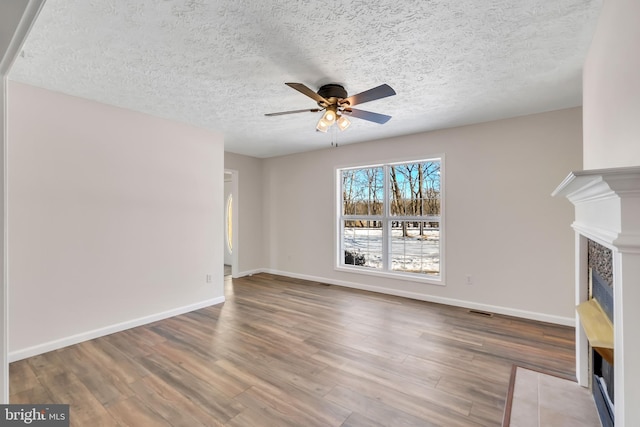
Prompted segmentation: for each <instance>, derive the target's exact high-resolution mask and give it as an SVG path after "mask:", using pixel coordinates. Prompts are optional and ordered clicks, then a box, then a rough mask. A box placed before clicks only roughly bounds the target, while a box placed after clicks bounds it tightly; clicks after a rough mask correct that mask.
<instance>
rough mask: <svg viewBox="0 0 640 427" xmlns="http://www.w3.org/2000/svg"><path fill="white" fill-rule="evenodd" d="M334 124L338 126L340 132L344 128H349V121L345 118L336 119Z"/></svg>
mask: <svg viewBox="0 0 640 427" xmlns="http://www.w3.org/2000/svg"><path fill="white" fill-rule="evenodd" d="M336 124H337V125H338V127H339V128H340V130H345V129H346V128H348V127H349V125H351V121H350V120H349V119H347V118H346V117H345V116H340V117H338V120H337V121H336Z"/></svg>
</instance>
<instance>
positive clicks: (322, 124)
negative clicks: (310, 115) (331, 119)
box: [316, 117, 332, 133]
mask: <svg viewBox="0 0 640 427" xmlns="http://www.w3.org/2000/svg"><path fill="white" fill-rule="evenodd" d="M331 125H332V123H328V122H327V121H326V120H325V119H324V117H322V118H321V119H320V120H318V124H317V125H316V130H319V131H320V132H325V133H326V132H327V131H328V130H329V127H331Z"/></svg>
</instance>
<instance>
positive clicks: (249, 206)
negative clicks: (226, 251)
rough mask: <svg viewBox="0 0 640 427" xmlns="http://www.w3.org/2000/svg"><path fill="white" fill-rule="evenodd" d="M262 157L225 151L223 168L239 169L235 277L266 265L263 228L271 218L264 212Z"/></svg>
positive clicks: (236, 204) (236, 206)
mask: <svg viewBox="0 0 640 427" xmlns="http://www.w3.org/2000/svg"><path fill="white" fill-rule="evenodd" d="M262 164H263V161H262V159H258V158H255V157H249V156H242V155H240V154H234V153H224V167H225V169H230V170H234V171H237V179H238V194H237V199H238V200H237V202H236V203H235V209H237V210H238V224H237V229H236V231H237V234H238V247H237V251H238V254H237V255H238V265H237V266H236V270H235V275H236V276H246V275H248V274H252V273H255V272H258V271H261V270H262V269H264V267H266V264H265V262H264V260H265V257H264V247H263V230H264V228H265V226H266V227H268V219H267V218H265V216H264V212H263V209H262V207H263V190H264V186H263V182H262V178H263V177H262Z"/></svg>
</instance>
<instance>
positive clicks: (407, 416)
mask: <svg viewBox="0 0 640 427" xmlns="http://www.w3.org/2000/svg"><path fill="white" fill-rule="evenodd" d="M225 283H226V298H227V300H226V302H225V303H224V304H221V305H218V306H214V307H208V308H205V309H202V310H198V311H195V312H192V313H188V314H185V315H182V316H177V317H174V318H171V319H166V320H162V321H159V322H155V323H152V324H149V325H146V326H142V327H138V328H135V329H130V330H127V331H124V332H119V333H116V334H112V335H109V336H106V337H102V338H98V339H95V340H92V341H88V342H84V343H82V344H78V345H74V346H70V347H66V348H63V349H60V350H56V351H53V352H50V353H46V354H43V355H40V356H35V357H32V358H29V359H25V360H21V361H18V362H15V363H12V364H11V365H10V399H11V403H68V404H70V405H71V406H70V411H71V414H70V419H71V425H72V426H83V427H86V426H92V427H93V426H132V427H146V426H189V427H195V426H207V427H210V426H237V427H252V426H255V427H265V426H278V427H281V426H295V427H300V426H305V427H306V426H319V427H320V426H321V427H327V426H343V427H360V426H367V427H376V426H432V425H433V426H446V427H452V426H499V425H500V423H501V420H502V414H503V410H504V405H505V398H506V395H507V388H508V384H509V376H510V373H511V366H512V364H514V363H517V364H518V365H520V366H523V367H530V368H533V369H536V370H541V371H546V372H550V373H553V374H555V375H559V376H564V377H569V378H573V376H574V366H575V362H574V335H573V334H574V331H573V328H567V327H561V326H556V325H550V324H544V323H537V322H532V321H525V320H521V319H516V318H510V317H506V316H499V315H494V316H493V317H487V316H483V315H482V314H474V313H470V312H469V311H468V310H466V309H462V308H456V307H449V306H443V305H438V304H431V303H426V302H420V301H414V300H409V299H404V298H397V297H392V296H386V295H379V294H375V293H369V292H363V291H357V290H352V289H346V288H341V287H336V286H327V285H323V284H319V283H314V282H306V281H302V280H295V279H290V278H285V277H280V276H273V275H268V274H259V275H254V276H252V277H245V278H241V279H233V280H231V278H227V279H226V282H225Z"/></svg>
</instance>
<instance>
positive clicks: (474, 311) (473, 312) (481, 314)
mask: <svg viewBox="0 0 640 427" xmlns="http://www.w3.org/2000/svg"><path fill="white" fill-rule="evenodd" d="M469 313H471V314H477V315H479V316H484V317H493V313H489V312H487V311H480V310H469Z"/></svg>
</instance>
